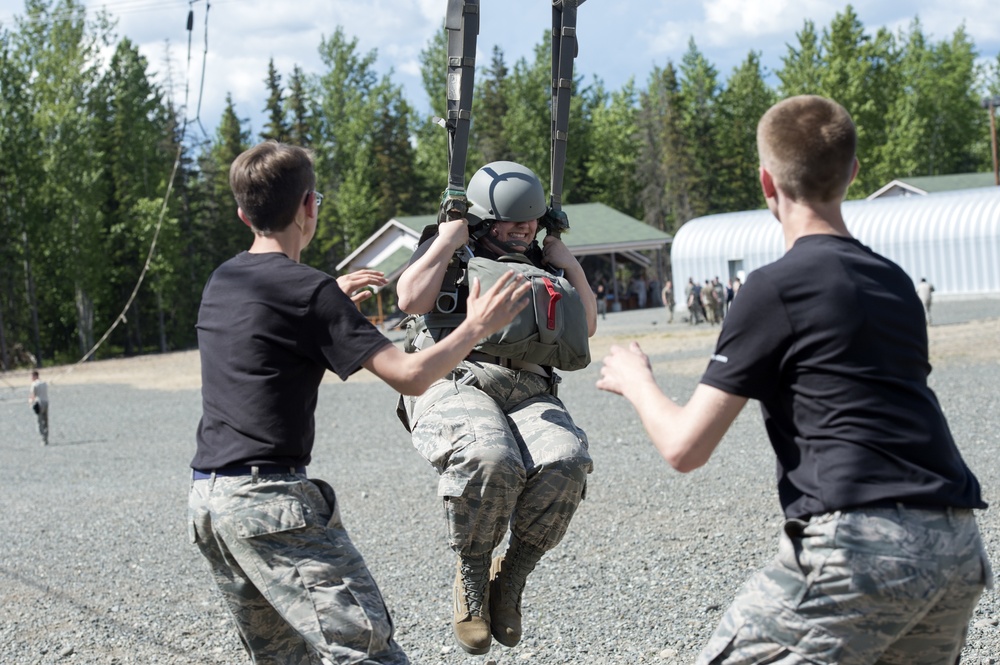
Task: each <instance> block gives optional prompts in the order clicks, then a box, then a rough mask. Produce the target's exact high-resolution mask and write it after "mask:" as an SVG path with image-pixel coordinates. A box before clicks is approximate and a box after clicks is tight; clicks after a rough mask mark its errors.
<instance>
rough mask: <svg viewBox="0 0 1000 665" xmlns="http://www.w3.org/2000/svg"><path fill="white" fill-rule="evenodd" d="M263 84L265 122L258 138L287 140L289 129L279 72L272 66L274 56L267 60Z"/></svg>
mask: <svg viewBox="0 0 1000 665" xmlns="http://www.w3.org/2000/svg"><path fill="white" fill-rule="evenodd" d="M264 84H265V85H266V86H267V101H266V102H265V104H264V112H265V113H266V114H267V124H266V125H264V131H262V132H261V133H260V138H261V140H263V141H267V140H268V139H274V140H275V141H282V142H285V141H288V138H289V129H288V126H287V124H286V123H285V107H284V104H283V103H282V102H283V99H282V96H283V91H282V89H281V74H279V73H278V70H277V69H275V67H274V58H271V59H270V60H268V61H267V78H265V79H264Z"/></svg>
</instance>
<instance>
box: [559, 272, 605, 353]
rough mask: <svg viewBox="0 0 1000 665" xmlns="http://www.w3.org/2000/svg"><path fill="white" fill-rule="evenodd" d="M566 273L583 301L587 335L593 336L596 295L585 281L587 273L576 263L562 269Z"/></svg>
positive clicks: (595, 329) (595, 320)
mask: <svg viewBox="0 0 1000 665" xmlns="http://www.w3.org/2000/svg"><path fill="white" fill-rule="evenodd" d="M563 272H564V273H565V275H566V279H567V280H569V283H570V284H571V285H572V286H573V288H574V289H576V292H577V293H579V294H580V300H581V301H582V302H583V309H584V311H586V313H587V336H588V337H593V336H594V333H596V332H597V296H595V295H594V292H593V291H592V290H591V289H590V282H588V281H587V274H586V273H585V272H584V271H583V266H581V265H580V264H579V263H577V264H576V265H575V266H571V267H570V269H569V270H564V271H563Z"/></svg>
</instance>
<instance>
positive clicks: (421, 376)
mask: <svg viewBox="0 0 1000 665" xmlns="http://www.w3.org/2000/svg"><path fill="white" fill-rule="evenodd" d="M487 332H488V331H487V330H486V328H485V327H483V326H482V324H478V323H472V322H470V321H469V320H468V319H467V320H466V321H464V322H463V323H462V324H461V325H460V326H459V327H458V328H456V329H455V330H453V331H452V332H451V333H449V334H448V335H447V336H445V337H443V338H442V339H441V340H440V341H438V342H435V343H434V344H433V345H431V346H430V347H428V348H426V349H424V350H423V351H420V352H418V353H402V352H401V351H399V350H398V349H396V348H395V347H389V349H390V350H387V353H392V357H391V358H388V359H386V360H385V361H380V359H376V361H375V362H376V364H375V365H373V366H369V365H366V367H368V368H369V369H371V370H372V371H374V372H375V373H376V374H377V375H378V376H380V377H381V378H382V379H383V380H384V381H385V382H386V383H388V384H389V385H390V386H392V387H393V388H394V389H395V390H397V391H398V392H401V393H403V394H404V395H421V394H423V393H424V391H426V390H427V389H428V388H429V387H430V386H431V384H433V383H434V382H435V381H437V380H439V379H441V378H443V377H444V376H446V375H447V374H448V373H449V372H451V371H452V370H453V369H455V367H457V366H458V364H459V363H461V362H462V360H464V359H465V357H466V356H468V355H469V352H471V351H472V348H473V347H474V346H475V345H476V344H477V343H478V342H479V340H481V339H482V338H483V337H485V336H486V335H487ZM397 352H398V353H397Z"/></svg>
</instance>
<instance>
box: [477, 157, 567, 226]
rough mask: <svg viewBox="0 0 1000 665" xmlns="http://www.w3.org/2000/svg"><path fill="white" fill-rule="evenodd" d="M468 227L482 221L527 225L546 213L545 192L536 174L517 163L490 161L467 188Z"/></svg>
mask: <svg viewBox="0 0 1000 665" xmlns="http://www.w3.org/2000/svg"><path fill="white" fill-rule="evenodd" d="M465 193H466V196H467V197H468V200H469V210H468V212H467V214H466V217H467V218H468V220H469V226H472V227H475V226H478V225H480V224H482V223H483V222H486V223H487V224H488V223H489V222H492V221H500V222H527V221H530V220H532V219H538V218H540V217H541V216H542V215H544V214H545V211H546V210H547V209H548V206H547V204H546V202H545V189H544V188H543V187H542V182H541V180H539V179H538V176H537V175H535V173H534V171H532V170H531V169H529V168H528V167H526V166H522V165H520V164H517V163H515V162H503V161H501V162H490V163H489V164H487V165H486V166H484V167H483V168H481V169H479V170H478V171H476V174H475V175H474V176H472V180H470V181H469V186H468V187H467V188H466V192H465Z"/></svg>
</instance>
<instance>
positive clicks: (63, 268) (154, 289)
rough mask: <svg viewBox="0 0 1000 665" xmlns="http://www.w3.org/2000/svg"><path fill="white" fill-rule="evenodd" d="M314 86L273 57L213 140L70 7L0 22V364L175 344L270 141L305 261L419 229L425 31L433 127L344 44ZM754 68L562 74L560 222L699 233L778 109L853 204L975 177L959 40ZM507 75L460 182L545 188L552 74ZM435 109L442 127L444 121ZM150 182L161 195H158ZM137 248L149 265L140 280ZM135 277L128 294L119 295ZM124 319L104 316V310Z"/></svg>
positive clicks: (438, 85) (834, 33) (984, 135)
mask: <svg viewBox="0 0 1000 665" xmlns="http://www.w3.org/2000/svg"><path fill="white" fill-rule="evenodd" d="M318 48H319V55H320V57H321V62H322V71H320V72H316V73H312V72H305V71H303V70H302V68H301V67H299V66H295V67H293V69H292V70H291V71H290V72H284V73H282V72H279V71H278V70H277V69H276V68H275V66H274V63H273V61H272V62H271V63H269V66H268V69H267V71H266V72H262V75H263V76H262V80H263V83H264V85H265V86H266V90H267V92H268V96H267V100H266V106H265V108H264V109H263V111H264V113H265V118H266V122H265V124H264V127H263V128H261V129H260V131H259V132H257V133H256V134H255V133H254V132H253V130H252V129H251V128H250V126H249V123H248V122H247V120H245V119H243V118H241V117H240V114H239V111H238V109H237V108H236V106H235V104H234V103H233V101H232V98H231V97H229V96H227V98H226V105H225V109H224V111H223V113H222V116H221V118H220V119H219V122H218V123H217V125H216V129H215V131H214V134H213V135H212V136H210V137H202V138H198V137H196V136H195V133H194V132H190V131H188V130H189V129H190V127H189V124H187V123H186V121H185V118H186V117H187V111H186V109H185V108H183V106H182V105H179V104H178V103H177V102H176V98H177V97H178V86H177V84H176V82H175V81H174V80H173V76H172V74H171V73H170V71H169V69H168V70H167V72H166V73H165V74H161V75H160V76H158V77H156V76H154V75H153V74H152V73H151V71H150V67H149V63H148V62H147V60H146V58H145V57H144V56H142V55H141V54H140V52H139V50H138V47H137V45H136V44H134V43H132V42H131V41H130V40H129V39H127V38H118V37H117V36H116V34H115V25H114V21H113V18H112V17H111V16H110V15H108V14H107V13H96V14H88V12H87V11H86V8H85V6H84V5H83V3H82V2H81V0H26V3H25V10H24V13H23V15H21V16H19V17H16V18H15V19H14V21H13V23H12V25H0V237H2V238H3V241H2V244H0V364H2V369H10V368H12V367H13V366H15V365H17V364H19V363H20V364H24V363H26V362H27V363H30V362H35V363H38V364H41V363H42V362H46V363H51V362H72V361H75V360H77V359H79V358H80V357H83V355H84V354H86V353H88V352H89V351H90V350H91V349H92V348H93V347H94V345H95V342H97V341H98V340H99V338H100V336H101V334H102V333H103V332H104V331H105V330H107V329H109V327H111V326H112V324H114V323H115V322H116V321H118V325H117V327H116V328H115V329H114V331H113V332H112V333H111V334H110V336H109V337H108V338H107V341H106V342H104V343H103V344H100V345H99V347H98V349H97V351H96V353H95V354H94V357H111V356H117V355H123V354H124V355H134V354H139V353H148V352H165V351H169V350H175V349H185V348H192V347H193V346H194V345H195V343H196V337H195V328H194V324H195V319H196V316H197V310H198V303H199V301H200V296H201V289H202V287H203V285H204V283H205V280H206V278H207V277H208V275H209V274H210V272H211V271H212V270H213V269H214V268H215V267H216V266H217V265H218V264H219V263H221V262H222V261H223V260H225V259H226V258H228V257H230V256H232V255H234V254H236V253H238V252H239V251H242V250H243V249H245V248H246V247H247V246H249V241H250V239H249V237H248V231H247V229H246V227H245V226H244V225H243V224H242V223H241V222H240V221H239V219H238V217H237V216H236V210H235V205H234V202H233V199H232V195H231V193H230V190H229V184H228V169H229V164H230V163H231V162H232V160H233V159H234V158H235V157H236V156H237V155H238V154H239V153H240V152H242V151H243V150H245V149H247V148H248V147H250V146H251V145H253V144H254V143H256V142H258V141H260V140H265V139H276V140H280V141H288V142H291V143H295V144H299V145H303V146H306V147H309V148H311V149H312V150H313V151H314V153H315V156H316V172H317V178H318V182H317V189H318V190H319V191H322V192H323V193H324V194H326V196H327V198H326V201H327V203H325V204H324V206H323V207H322V208H320V221H319V230H318V232H317V237H316V239H315V240H314V242H313V244H312V245H311V246H310V247H309V249H308V250H307V251H306V252H305V253H304V255H303V261H305V262H307V263H309V264H311V265H314V266H317V267H320V268H321V269H324V270H327V271H328V272H331V273H332V272H333V271H334V270H335V266H336V264H337V263H338V262H339V261H340V260H341V259H342V258H343V257H345V256H346V255H347V254H349V253H350V252H351V251H352V250H353V249H354V248H356V247H357V246H358V245H359V244H360V243H361V242H362V241H363V240H364V239H366V238H367V237H368V236H369V235H370V234H371V233H373V232H374V231H375V230H376V229H377V228H379V227H380V226H381V225H382V224H384V223H385V222H386V221H387V220H388V219H389V218H391V217H393V216H396V215H417V214H428V213H433V212H435V211H436V210H437V207H438V205H439V202H440V195H441V191H442V190H443V189H444V186H445V184H446V182H447V178H446V173H447V137H446V132H445V131H444V130H442V129H441V128H440V127H439V126H438V125H437V124H436V123H435V122H434V120H433V116H434V114H435V112H437V113H440V112H441V110H443V107H444V100H445V96H446V94H445V88H446V80H445V71H446V62H447V59H446V54H447V39H446V34H445V31H444V30H443V29H442V30H441V31H440V32H439V33H438V34H436V35H435V36H434V37H432V39H431V40H430V41H429V42H428V43H427V45H426V46H425V48H424V50H423V51H422V53H421V73H422V79H423V84H424V88H425V91H426V93H427V96H428V99H430V100H432V102H431V103H432V105H433V106H434V107H435V108H433V109H431V108H428V109H415V108H414V107H413V105H412V104H411V103H410V102H409V101H408V100H407V99H406V97H405V95H404V93H403V90H402V87H401V85H399V84H398V83H396V82H395V81H394V80H393V76H392V74H391V73H389V74H379V73H378V72H377V71H376V67H375V61H376V56H377V53H376V51H369V52H362V51H361V50H360V49H359V47H358V41H357V39H353V38H351V37H349V36H348V35H346V34H345V33H344V31H343V30H342V29H340V28H338V29H336V30H335V31H334V32H333V34H332V35H330V36H328V37H324V38H323V39H322V41H321V43H320V44H319V47H318ZM786 48H787V52H786V53H785V55H784V56H783V57H782V58H781V62H782V65H781V68H780V69H778V70H776V71H774V72H769V71H766V70H765V69H764V67H763V66H762V65H761V61H760V53H758V52H756V51H751V52H750V53H748V54H747V57H746V59H745V60H744V61H743V62H742V63H741V64H740V65H739V66H737V67H736V68H734V69H733V71H732V72H730V73H729V75H728V77H726V78H723V77H722V76H720V74H719V72H718V71H717V70H716V68H715V66H714V65H713V64H712V63H711V62H710V61H709V60H708V58H706V57H705V55H704V54H703V53H702V52H701V51H700V50H699V49H698V47H697V45H696V43H695V42H694V40H693V39H692V40H691V41H690V42H689V44H688V47H687V50H686V52H685V53H684V55H683V56H682V57H681V59H680V61H679V62H677V63H674V62H671V61H667V62H666V63H664V64H663V65H661V66H657V67H655V68H654V69H653V71H652V72H651V73H650V75H649V77H648V79H647V80H646V81H645V82H642V83H636V81H635V80H634V79H633V80H630V81H628V82H627V83H626V84H624V85H623V86H622V87H621V88H620V89H608V88H607V87H606V86H605V85H604V83H603V82H602V81H600V80H598V79H589V80H588V79H587V78H586V77H585V75H584V74H582V73H580V74H578V75H577V77H576V81H575V87H574V97H573V100H572V111H571V119H570V140H569V149H568V156H567V164H566V172H565V178H564V197H563V200H564V202H566V203H578V202H602V203H605V204H607V205H609V206H611V207H613V208H615V209H617V210H620V211H622V212H625V213H627V214H629V215H632V216H634V217H636V218H638V219H641V220H643V221H645V222H646V223H648V224H650V225H652V226H654V227H656V228H658V229H662V230H665V231H667V232H674V231H676V230H677V228H679V227H680V225H682V224H683V223H684V222H686V221H688V220H689V219H692V218H693V217H697V216H700V215H705V214H711V213H718V212H727V211H737V210H747V209H754V208H758V207H760V206H761V205H762V201H761V199H760V196H759V191H758V185H757V160H756V144H755V128H756V123H757V120H758V118H759V117H760V115H761V114H762V113H763V112H764V111H765V110H766V109H767V108H768V107H769V106H770V105H771V104H772V103H773V102H774V101H776V100H777V99H779V98H782V97H785V96H789V95H794V94H802V93H814V94H821V95H826V96H829V97H832V98H834V99H837V100H838V101H840V102H841V103H842V104H843V105H844V106H845V107H846V108H847V109H848V110H849V111H850V112H851V113H852V115H853V116H854V118H855V120H856V122H857V124H858V135H859V143H860V145H859V155H860V157H861V160H862V169H861V173H860V175H859V178H858V181H857V182H856V184H855V185H853V186H852V188H851V192H850V195H851V196H854V197H862V196H864V195H867V194H868V193H870V192H871V191H873V190H875V189H877V188H878V187H879V186H881V185H883V184H885V183H887V182H889V181H890V180H891V179H893V178H897V177H904V176H914V175H935V174H945V173H959V172H970V171H982V170H988V169H989V168H990V167H991V161H990V160H991V157H990V144H989V119H988V116H987V114H986V112H985V111H984V110H983V109H982V108H981V106H980V99H981V97H982V96H983V95H986V94H1000V55H998V57H997V59H996V61H992V60H990V61H989V64H987V65H986V66H981V65H977V58H978V55H979V54H978V53H977V51H976V48H975V45H974V44H973V41H972V39H971V38H970V37H969V35H968V33H967V32H966V31H965V29H964V28H959V29H957V30H956V31H955V32H954V34H952V35H951V36H950V37H948V38H946V39H943V40H941V41H938V42H935V41H932V40H930V39H929V38H928V37H927V36H926V35H925V34H924V31H923V27H922V26H921V24H920V22H919V20H918V19H916V18H915V19H914V20H913V22H912V23H911V24H910V25H909V27H908V28H907V29H905V30H903V31H900V32H898V33H893V32H890V31H888V30H886V29H884V28H883V29H879V30H877V31H876V32H875V33H874V34H872V33H871V32H869V31H867V30H866V29H865V27H864V26H863V25H862V23H861V21H860V20H859V18H858V16H857V14H856V13H855V11H854V10H853V8H852V7H851V6H849V5H848V6H847V7H846V8H845V9H844V11H843V12H841V13H839V14H837V15H836V16H835V17H834V19H833V20H832V21H831V23H830V25H829V26H826V27H823V28H822V29H820V28H818V27H817V26H816V25H815V24H814V23H813V22H811V21H806V22H805V23H804V25H803V27H802V30H801V31H800V32H798V33H797V34H796V40H795V42H794V43H791V44H788V45H787V46H786ZM548 49H549V43H548V35H546V34H542V35H540V39H539V42H538V45H537V47H536V49H535V52H534V54H533V56H532V57H526V58H520V59H518V60H517V61H515V62H513V63H509V62H508V61H507V59H506V58H505V55H504V52H503V50H502V48H501V47H499V46H496V47H494V48H493V50H492V53H491V55H490V57H489V59H488V62H486V63H480V65H479V67H478V68H477V72H476V99H475V103H474V106H473V125H472V136H471V145H470V155H469V159H468V165H469V174H468V175H469V176H471V174H472V172H474V170H475V169H476V168H477V167H478V166H480V165H481V164H483V163H486V162H489V161H493V160H498V159H509V160H513V161H518V162H521V163H523V164H525V165H527V166H529V167H531V168H532V169H533V170H535V172H536V173H538V174H539V175H540V176H541V177H542V179H543V182H545V181H547V177H548V173H549V134H550V115H549V96H550V76H551V73H550V66H551V63H550V54H549V50H548ZM437 107H441V108H440V109H439V108H437ZM168 185H169V187H170V190H169V196H167V193H168ZM154 237H155V251H153V252H152V254H151V259H150V260H149V262H148V265H147V258H148V257H149V256H150V248H151V246H153V244H154V243H153V241H154ZM140 276H141V277H142V282H141V286H140V287H139V288H138V289H136V288H135V287H136V284H137V283H138V282H139V280H140ZM126 303H128V308H127V310H126V311H125V312H124V314H123V315H122V316H119V315H120V313H121V312H122V308H123V307H124V306H125V305H126Z"/></svg>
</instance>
